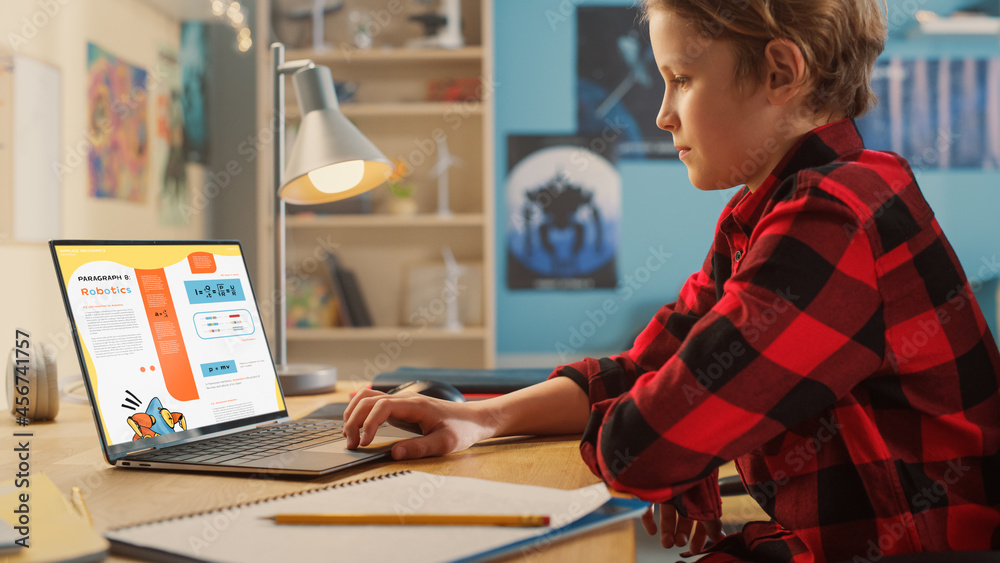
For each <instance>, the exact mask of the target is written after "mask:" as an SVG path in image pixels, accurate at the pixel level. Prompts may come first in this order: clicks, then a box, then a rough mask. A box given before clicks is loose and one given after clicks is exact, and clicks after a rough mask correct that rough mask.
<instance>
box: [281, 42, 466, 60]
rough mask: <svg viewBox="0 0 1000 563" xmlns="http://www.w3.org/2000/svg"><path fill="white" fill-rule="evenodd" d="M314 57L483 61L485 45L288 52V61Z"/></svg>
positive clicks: (324, 58)
mask: <svg viewBox="0 0 1000 563" xmlns="http://www.w3.org/2000/svg"><path fill="white" fill-rule="evenodd" d="M297 59H312V60H313V61H314V62H316V64H326V65H330V64H353V63H365V64H368V63H383V62H384V63H395V62H410V63H416V62H429V63H436V62H460V61H468V62H474V61H481V60H482V59H483V48H482V46H480V45H473V46H470V47H462V48H461V49H400V48H394V49H365V50H362V49H340V48H331V49H330V50H327V51H315V50H313V49H289V50H287V51H285V60H288V61H291V60H297Z"/></svg>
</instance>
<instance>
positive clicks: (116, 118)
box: [87, 43, 149, 202]
mask: <svg viewBox="0 0 1000 563" xmlns="http://www.w3.org/2000/svg"><path fill="white" fill-rule="evenodd" d="M148 97H149V96H148V95H147V92H146V71H145V70H144V69H141V68H139V67H135V66H132V65H130V64H128V63H126V62H124V61H122V60H121V59H119V58H117V57H115V56H114V55H111V54H110V53H108V52H107V51H105V50H103V49H101V48H100V47H98V46H97V45H94V44H93V43H89V44H88V45H87V109H88V118H89V128H90V149H89V151H88V158H87V160H88V164H89V172H90V195H91V196H93V197H107V198H116V199H122V200H126V201H132V202H144V201H146V191H147V186H148V184H149V135H148V131H147V115H148V105H149V103H148Z"/></svg>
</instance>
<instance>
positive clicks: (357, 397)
mask: <svg viewBox="0 0 1000 563" xmlns="http://www.w3.org/2000/svg"><path fill="white" fill-rule="evenodd" d="M378 395H384V393H382V392H381V391H373V390H371V389H362V390H360V391H358V392H357V393H355V394H354V396H353V397H351V401H350V402H349V403H347V408H346V409H344V420H347V419H348V418H350V417H351V413H353V412H354V409H355V408H356V407H357V406H358V403H359V402H360V401H361V399H366V398H368V397H377V396H378Z"/></svg>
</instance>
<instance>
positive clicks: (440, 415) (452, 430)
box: [344, 389, 494, 459]
mask: <svg viewBox="0 0 1000 563" xmlns="http://www.w3.org/2000/svg"><path fill="white" fill-rule="evenodd" d="M390 417H392V418H398V419H401V420H405V421H407V422H413V423H416V424H418V425H420V428H421V430H422V431H423V434H424V435H423V436H422V437H419V438H410V439H408V440H401V441H399V442H397V443H396V444H394V445H393V446H392V457H393V459H416V458H420V457H429V456H439V455H444V454H448V453H451V452H457V451H461V450H464V449H466V448H468V447H469V446H471V445H473V444H475V443H476V442H478V441H480V440H485V439H486V438H490V437H492V436H493V433H494V430H493V428H492V427H491V426H490V425H489V424H487V423H488V422H489V421H490V420H491V419H490V418H489V416H488V415H487V414H486V413H485V411H484V408H483V407H482V406H479V405H477V404H476V403H452V402H450V401H443V400H441V399H434V398H431V397H426V396H424V395H418V394H416V393H407V392H403V393H399V394H396V395H386V394H385V393H381V392H379V391H372V390H371V389H362V390H361V391H359V392H358V394H357V395H355V396H354V398H353V399H351V402H350V404H349V405H348V406H347V409H346V410H345V411H344V436H346V437H347V448H348V449H354V448H357V447H360V446H367V445H368V444H370V443H371V442H372V440H373V439H374V438H375V433H376V431H377V430H378V427H379V425H381V424H382V423H383V422H385V421H386V420H388V419H389V418H390Z"/></svg>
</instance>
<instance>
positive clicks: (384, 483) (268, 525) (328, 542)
mask: <svg viewBox="0 0 1000 563" xmlns="http://www.w3.org/2000/svg"><path fill="white" fill-rule="evenodd" d="M609 498H610V494H609V493H608V491H607V488H606V487H605V485H604V484H602V483H598V484H596V485H592V486H590V487H584V488H581V489H576V490H570V491H564V490H560V489H550V488H546V487H536V486H531V485H515V484H509V483H498V482H493V481H485V480H482V479H474V478H468V477H444V476H439V475H432V474H428V473H421V472H409V473H404V474H399V475H395V476H391V477H387V478H382V479H378V480H372V481H366V482H363V483H358V484H354V485H349V486H345V487H338V488H332V489H327V490H323V491H319V492H315V493H311V494H301V495H296V496H293V497H287V498H284V499H279V500H275V501H271V502H262V503H258V504H252V505H248V506H243V507H233V508H229V509H225V510H221V511H217V512H213V513H208V514H204V515H201V516H195V517H186V518H181V519H177V520H171V521H166V522H160V523H155V524H150V525H143V526H136V527H132V528H127V529H122V530H117V531H112V532H109V533H108V534H107V536H108V538H109V539H113V540H117V541H121V542H126V543H130V544H132V545H137V546H148V547H152V548H155V549H160V550H163V551H167V552H174V553H182V554H184V555H186V556H188V557H192V558H196V559H202V560H207V561H232V562H243V561H261V562H268V563H271V562H273V561H283V560H289V559H292V560H300V559H305V560H322V561H332V560H337V561H412V562H432V561H450V560H455V559H459V558H462V557H469V556H472V555H475V554H478V553H482V552H484V551H487V550H490V549H494V548H497V547H501V546H504V545H507V544H510V543H512V542H514V541H518V540H523V539H527V538H531V537H534V536H540V535H542V534H544V533H546V532H548V531H549V530H550V529H552V528H557V527H561V526H565V525H566V524H569V523H571V522H573V521H575V520H577V519H579V518H581V517H583V516H584V515H586V514H588V513H590V512H592V511H593V510H595V509H597V508H598V507H600V506H601V505H603V504H604V503H605V502H606V501H607V500H608V499H609ZM279 513H359V514H365V513H368V514H374V513H389V514H397V513H402V514H491V515H494V514H496V515H499V514H503V515H507V514H510V515H521V514H541V515H548V516H550V517H551V519H552V524H551V527H548V528H547V527H539V528H507V527H500V526H303V525H294V526H279V525H277V524H275V523H274V522H273V521H270V520H265V519H263V517H268V516H274V515H276V514H279Z"/></svg>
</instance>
